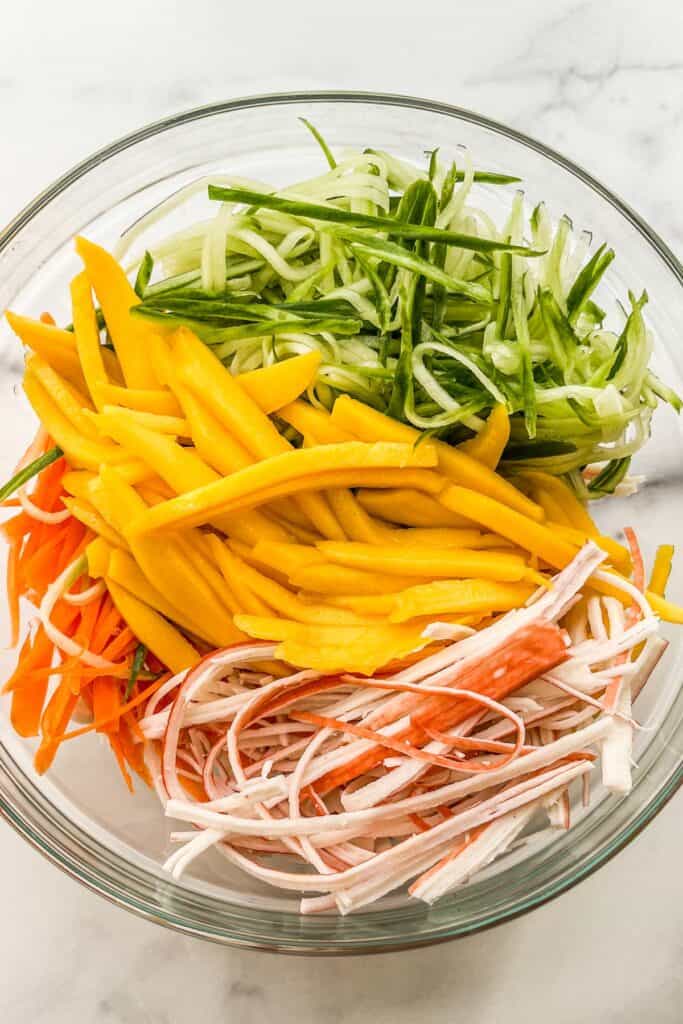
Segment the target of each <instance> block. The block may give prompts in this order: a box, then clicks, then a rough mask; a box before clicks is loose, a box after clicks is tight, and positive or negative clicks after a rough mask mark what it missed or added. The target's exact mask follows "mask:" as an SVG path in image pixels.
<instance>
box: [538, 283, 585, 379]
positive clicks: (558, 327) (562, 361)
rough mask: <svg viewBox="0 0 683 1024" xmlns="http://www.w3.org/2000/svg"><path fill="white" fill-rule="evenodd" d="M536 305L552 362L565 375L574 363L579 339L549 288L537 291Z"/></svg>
mask: <svg viewBox="0 0 683 1024" xmlns="http://www.w3.org/2000/svg"><path fill="white" fill-rule="evenodd" d="M538 303H539V306H540V310H541V316H542V319H543V324H544V326H545V329H546V334H547V337H548V340H549V342H550V350H551V352H552V355H553V361H554V363H555V365H556V366H558V367H559V368H560V369H561V370H562V372H563V373H567V371H568V370H569V369H570V367H571V366H572V364H573V362H574V354H575V352H576V349H577V347H578V345H579V339H578V338H577V337H576V334H575V333H574V329H573V328H572V325H571V324H570V322H569V320H568V319H567V317H565V315H564V313H563V312H562V310H561V308H560V305H559V303H558V301H557V299H556V298H555V296H554V295H553V293H552V291H551V290H550V288H541V289H539V293H538Z"/></svg>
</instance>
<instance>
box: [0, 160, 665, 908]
mask: <svg viewBox="0 0 683 1024" xmlns="http://www.w3.org/2000/svg"><path fill="white" fill-rule="evenodd" d="M324 148H325V151H326V152H327V154H328V159H329V162H330V164H331V170H330V171H329V173H328V174H326V175H324V176H322V177H321V178H318V179H315V180H314V181H312V182H307V183H304V184H301V185H297V186H294V187H292V188H291V189H288V190H286V191H285V192H284V193H279V194H277V195H273V194H270V193H269V192H268V191H267V190H266V189H265V186H262V185H260V184H259V183H252V182H245V181H235V180H232V179H225V180H223V181H221V182H220V183H218V182H216V181H215V180H214V182H213V187H212V188H211V190H210V194H211V196H212V197H213V198H214V199H219V200H221V201H222V205H221V206H220V207H219V212H218V215H217V217H216V218H215V219H213V220H211V221H210V222H207V223H204V224H201V225H198V226H195V227H192V228H190V229H188V230H186V231H185V232H184V233H183V234H182V235H180V236H175V237H174V238H173V239H170V240H169V241H168V242H164V243H161V244H158V245H156V246H155V247H154V249H153V255H149V254H148V255H146V256H145V258H144V259H143V260H142V261H141V263H140V264H139V265H136V266H135V267H133V268H129V269H134V270H136V278H135V284H134V285H133V284H132V283H131V281H130V280H129V279H128V276H127V274H126V271H125V270H124V268H123V267H122V266H121V264H120V263H119V262H118V261H117V260H116V259H115V258H114V257H113V256H112V255H110V254H109V253H108V252H106V251H105V250H104V249H102V248H100V247H99V246H97V245H95V244H93V243H92V242H89V241H87V240H85V239H82V238H80V239H77V241H76V249H77V252H78V254H79V256H80V257H81V259H82V262H83V270H82V272H81V273H79V274H78V275H77V276H76V277H75V278H74V280H73V281H72V283H71V305H72V317H73V322H72V324H71V325H70V326H69V327H68V328H64V329H62V328H59V327H57V326H56V325H55V324H54V321H52V318H51V317H50V316H49V315H47V314H44V315H43V316H42V317H41V319H40V320H33V319H30V318H28V317H24V316H19V315H17V314H14V313H8V314H7V317H8V320H9V323H10V325H11V327H12V329H13V330H14V332H15V333H16V335H17V336H18V337H19V338H20V340H21V342H22V343H23V344H24V346H25V347H26V350H27V359H26V372H25V376H24V389H25V392H26V395H27V397H28V400H29V402H30V403H31V405H32V407H33V409H34V411H35V413H36V416H37V417H38V420H39V423H40V427H39V430H38V433H37V435H36V438H35V440H34V442H33V443H32V445H31V446H30V448H29V450H28V451H27V453H26V454H25V456H24V458H23V459H22V461H21V463H20V464H19V466H18V467H17V472H16V475H15V476H14V477H13V479H12V480H11V481H10V482H9V483H8V484H7V485H6V486H5V487H4V488H3V489H2V490H1V491H0V500H2V501H3V503H4V505H5V506H6V507H8V508H11V509H12V512H11V516H10V518H8V519H7V521H6V522H5V523H4V526H3V527H2V529H3V532H4V535H5V537H6V539H7V541H8V544H9V559H8V580H7V589H8V598H9V604H10V610H11V616H12V624H13V625H12V629H13V638H12V639H13V644H15V645H16V644H18V642H19V638H20V633H21V629H20V618H21V616H22V614H24V613H27V614H28V617H29V620H30V621H31V628H30V630H29V633H28V635H27V637H26V639H25V640H24V641H23V644H22V646H21V649H20V651H19V655H18V663H17V667H16V670H15V671H14V673H13V674H12V676H11V678H10V679H9V680H8V681H7V683H6V684H5V692H9V693H11V695H12V708H11V718H12V722H13V725H14V727H15V729H16V731H17V732H18V733H19V734H20V735H22V736H37V737H39V744H38V749H37V752H36V760H35V764H36V769H37V770H38V771H39V772H43V771H45V770H46V769H47V768H48V766H49V765H50V763H51V762H52V760H53V758H54V756H55V755H56V753H57V752H58V750H59V747H60V745H61V744H62V743H63V742H65V741H67V740H69V739H71V738H76V737H78V736H81V735H83V734H84V733H87V732H93V731H97V732H100V733H102V734H104V735H105V736H106V738H107V741H108V742H109V744H110V746H111V748H112V750H113V752H114V754H115V756H116V758H117V761H118V763H119V765H120V767H121V770H122V772H123V774H124V777H125V779H126V782H127V783H128V784H129V785H130V786H131V788H132V781H131V771H132V772H134V773H137V774H138V775H139V776H140V777H141V778H142V779H144V780H145V782H147V783H148V784H151V785H154V786H155V788H156V790H157V792H158V794H159V797H160V799H161V802H162V804H163V805H164V807H165V810H166V813H167V814H168V815H169V816H170V817H173V818H176V819H179V820H182V821H187V822H189V823H190V824H191V826H192V830H191V831H189V832H175V833H173V834H172V839H173V840H174V841H177V842H179V843H181V844H182V845H181V847H180V849H179V850H178V852H177V853H176V854H174V855H173V856H172V857H171V858H170V860H169V862H168V865H167V866H168V868H169V870H172V871H173V873H174V874H175V875H176V876H177V875H179V874H181V873H182V871H183V870H184V869H185V867H186V866H187V865H188V864H189V863H190V862H191V861H192V860H193V859H194V857H195V856H197V855H198V854H199V853H201V852H202V851H204V850H207V849H208V848H209V847H215V848H216V849H217V850H218V851H220V852H221V853H222V854H224V855H225V856H226V857H227V858H228V859H229V860H230V861H232V863H233V864H235V865H237V866H238V867H241V868H242V869H243V870H245V871H246V872H248V873H249V874H251V875H253V876H255V877H257V878H259V879H261V880H263V881H265V882H269V883H271V884H273V885H275V886H278V887H281V888H285V889H292V890H295V891H300V892H303V893H306V894H308V895H306V896H305V898H304V899H303V902H302V911H303V912H312V911H326V910H332V909H337V910H339V911H340V912H342V913H347V912H349V911H351V910H355V909H357V908H360V907H363V906H365V905H367V904H368V903H370V902H372V901H373V900H375V899H377V898H379V897H380V896H382V895H384V894H385V893H386V892H389V891H391V890H392V889H394V888H396V887H399V886H401V885H403V884H404V883H405V882H407V881H409V880H414V881H413V884H412V886H411V889H410V891H411V893H412V894H413V895H415V896H417V897H419V898H421V899H424V900H426V901H427V902H432V901H433V900H435V899H437V898H438V897H439V896H441V895H443V894H444V893H446V892H450V891H451V890H452V889H453V888H455V887H456V886H458V885H460V884H462V883H463V882H464V881H466V880H468V879H469V878H470V877H471V876H472V875H473V874H475V873H476V871H477V870H478V869H479V868H480V867H483V866H484V865H485V864H487V863H489V862H490V861H491V859H492V858H493V857H495V856H498V855H499V854H501V853H503V852H504V851H505V850H506V849H508V848H509V846H510V845H511V844H512V843H513V842H515V841H516V840H517V838H518V837H519V835H520V833H521V832H522V831H523V830H524V829H525V828H526V826H527V824H528V823H529V822H530V820H531V818H532V816H533V815H535V814H537V812H539V813H540V812H544V813H546V814H547V815H548V816H549V818H550V823H551V825H553V826H554V827H562V828H568V827H569V823H570V800H569V786H570V784H571V783H572V782H573V780H574V779H576V778H579V777H582V778H583V780H584V798H585V799H586V800H587V799H588V795H589V788H588V782H587V780H588V773H589V772H590V770H591V766H592V764H593V762H594V761H595V760H596V758H597V756H598V755H599V754H602V778H603V782H604V784H605V785H606V786H607V787H608V788H609V789H611V790H613V791H614V792H619V793H623V792H627V791H628V789H629V787H630V764H631V762H630V753H631V744H632V734H633V729H634V728H635V727H636V726H635V723H634V721H633V718H632V703H633V701H634V700H635V698H636V697H637V696H638V693H639V692H640V690H641V689H642V687H643V686H644V684H645V683H646V681H647V680H648V678H649V677H650V675H651V673H652V671H653V669H654V667H655V666H656V664H657V661H658V660H659V658H660V656H661V654H662V653H663V650H664V648H665V646H666V644H665V641H664V640H663V639H662V637H661V636H660V635H659V632H658V625H659V619H660V618H661V619H664V620H666V621H669V622H674V623H679V624H680V623H683V609H681V608H679V607H678V606H676V605H674V604H672V603H671V602H670V601H668V600H667V599H666V598H665V597H664V592H665V586H666V582H667V578H668V574H669V570H670V566H671V559H672V555H673V551H672V549H671V548H670V547H668V546H663V547H662V548H660V549H659V552H658V555H657V559H656V562H655V565H654V567H653V571H652V576H651V579H650V582H649V584H648V585H646V583H645V570H644V566H643V561H642V556H641V553H640V549H639V546H638V541H637V539H636V538H635V536H634V535H633V533H632V531H629V530H625V531H624V532H625V536H626V541H627V543H626V545H624V544H622V543H620V542H619V541H617V540H615V539H614V538H612V537H608V536H604V535H602V534H601V532H600V531H599V530H598V528H597V526H596V525H595V523H594V522H593V520H592V518H591V516H590V515H589V514H588V512H587V511H586V506H585V501H584V499H585V498H586V496H587V495H588V494H589V493H590V494H591V495H592V496H598V495H601V494H605V493H610V492H612V491H614V490H615V488H616V487H617V486H618V485H619V483H620V482H621V481H622V480H623V479H624V476H625V474H626V471H627V468H628V459H629V454H630V452H631V451H632V450H634V448H635V447H637V445H638V444H640V443H641V441H642V440H643V438H644V437H645V435H646V433H647V424H648V421H649V417H650V414H651V411H652V409H653V408H654V405H655V404H656V396H657V395H658V394H659V395H660V396H662V397H665V398H666V399H667V400H670V401H672V402H674V403H675V402H676V399H675V397H674V396H672V395H671V394H670V393H669V392H668V391H667V390H666V389H665V388H664V387H663V386H662V385H661V384H660V383H659V382H658V381H657V380H656V378H655V377H654V376H653V375H652V374H651V372H650V371H649V370H648V368H647V359H648V355H649V344H650V342H649V335H648V333H647V330H646V328H645V326H644V321H643V317H642V311H641V306H642V302H641V301H635V300H633V302H632V307H633V308H632V311H631V313H630V314H629V316H628V318H627V322H626V325H625V327H624V329H623V331H622V333H621V334H620V335H611V334H609V333H608V332H606V331H604V330H603V329H602V327H601V323H602V314H601V312H600V311H599V310H598V309H597V307H596V306H595V305H594V302H593V299H592V298H591V296H592V295H593V293H594V289H595V287H596V285H597V283H598V281H599V280H600V277H601V276H602V274H603V272H604V270H605V269H606V266H607V265H608V263H609V260H610V259H611V256H610V255H609V254H606V253H604V252H600V251H599V252H598V253H597V254H596V255H595V256H594V257H591V258H590V259H588V261H587V263H586V265H585V266H584V267H583V268H581V263H582V261H583V259H584V256H583V255H582V254H581V248H582V245H583V243H584V242H585V239H584V240H583V241H582V240H579V241H578V242H577V243H573V242H572V240H571V237H570V236H571V232H570V228H569V225H568V222H567V223H565V222H562V223H561V224H560V225H559V226H558V228H557V231H556V232H555V234H554V235H553V233H552V232H551V231H550V228H549V226H548V222H547V216H546V214H545V213H544V211H543V209H542V208H541V209H537V211H536V212H535V214H534V216H533V218H532V223H531V229H530V230H531V238H530V239H529V240H528V244H527V241H525V239H524V230H523V225H522V200H521V197H519V196H517V197H515V198H514V199H513V201H512V213H511V216H510V221H509V223H508V225H506V226H505V227H504V228H503V229H501V230H498V229H496V227H495V225H493V224H492V223H491V222H490V220H489V218H488V217H487V216H486V215H484V214H483V213H482V212H481V211H479V210H478V209H477V208H475V207H473V206H472V205H471V204H472V196H473V193H472V191H471V190H472V187H473V182H475V181H479V182H481V183H482V185H483V184H486V185H487V187H488V186H489V185H490V186H491V187H493V186H495V187H498V186H499V185H501V184H503V183H504V181H503V180H502V179H501V177H500V176H498V175H493V174H489V173H488V172H474V171H473V170H472V169H471V167H470V166H469V164H468V163H467V161H465V163H464V165H463V169H462V172H460V171H458V170H456V169H455V168H451V169H444V168H443V167H441V165H440V164H439V161H438V159H437V157H436V156H433V158H432V160H431V162H430V168H429V172H428V173H426V174H420V173H419V172H417V171H415V170H413V169H411V168H408V167H407V166H406V165H404V164H402V163H400V162H398V161H396V160H394V159H392V158H390V157H388V156H387V155H386V154H378V153H373V152H366V153H364V154H356V155H353V156H352V157H349V158H348V159H345V160H343V161H342V162H340V163H339V164H336V163H335V162H334V158H333V157H332V155H331V154H329V151H328V150H327V149H326V147H324ZM505 180H507V179H505ZM200 185H201V187H202V188H203V187H204V185H205V183H200ZM198 187H199V186H193V187H192V188H191V189H190V190H189V192H192V191H193V189H194V191H196V190H197V188H198ZM187 193H188V190H186V191H185V192H184V193H181V194H179V195H177V196H175V197H174V198H173V199H172V200H171V201H169V202H170V204H171V205H175V206H177V205H178V203H179V202H181V201H183V200H184V199H185V198H187ZM236 204H242V206H241V207H238V206H237V205H236ZM245 204H246V205H245ZM168 206H169V204H164V205H162V207H160V208H157V210H156V211H153V212H152V214H150V215H149V216H148V217H147V218H143V220H142V221H141V222H138V224H137V225H136V226H135V227H134V228H133V229H131V231H130V232H129V233H128V234H127V235H126V236H124V239H123V242H122V243H121V245H120V247H119V252H120V253H121V254H125V249H126V247H127V246H128V245H130V244H132V243H133V242H135V241H136V239H138V238H139V237H140V235H141V233H142V232H144V231H145V230H147V228H149V227H150V226H151V224H152V222H153V221H154V220H158V219H159V218H160V217H162V216H163V215H164V214H165V212H167V209H168ZM160 264H161V265H163V266H164V268H165V269H166V271H167V272H169V273H171V274H172V275H173V276H172V278H171V279H170V280H169V279H165V280H156V281H155V280H153V278H154V276H155V271H156V269H157V268H158V266H159V265H160ZM558 439H560V440H562V443H563V444H564V445H565V448H566V449H567V450H564V451H563V452H562V453H561V456H558V454H557V452H556V451H554V452H553V454H552V456H549V455H548V448H547V442H548V441H552V443H553V444H554V443H555V442H556V441H557V440H558ZM567 445H569V448H571V450H569V449H568V448H567ZM598 460H599V461H601V462H604V461H605V460H608V461H607V463H606V465H604V466H602V467H600V466H596V465H595V464H594V463H595V462H596V461H598ZM511 468H514V474H511ZM500 469H502V470H503V472H500V471H499V470H500ZM72 723H73V724H72ZM283 857H285V858H289V859H290V860H291V859H292V858H293V859H294V860H295V861H299V862H301V863H303V864H304V865H305V870H304V873H303V874H301V873H300V872H293V871H292V870H290V866H289V865H288V863H287V862H286V861H282V860H281V858H283ZM311 894H317V895H311Z"/></svg>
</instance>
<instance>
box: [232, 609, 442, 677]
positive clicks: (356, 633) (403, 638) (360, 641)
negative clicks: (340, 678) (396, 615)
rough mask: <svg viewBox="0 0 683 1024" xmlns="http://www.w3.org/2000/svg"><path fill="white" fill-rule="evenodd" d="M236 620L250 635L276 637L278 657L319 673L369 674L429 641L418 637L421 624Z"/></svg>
mask: <svg viewBox="0 0 683 1024" xmlns="http://www.w3.org/2000/svg"><path fill="white" fill-rule="evenodd" d="M237 621H238V623H239V626H240V628H241V629H243V630H244V632H246V633H248V634H249V636H253V637H256V638H258V639H265V640H278V641H281V642H282V647H281V649H280V651H279V652H278V654H277V656H278V657H282V658H284V659H285V660H287V661H289V662H291V664H294V665H303V664H305V665H307V667H309V668H313V669H316V670H318V671H321V672H338V671H347V672H362V673H364V674H366V675H372V674H373V673H374V672H376V671H377V669H378V668H382V666H383V665H386V664H388V663H389V662H390V661H392V660H393V659H395V658H401V657H404V656H405V655H406V654H408V653H410V652H411V651H414V650H416V649H418V648H420V647H424V646H426V644H427V643H428V642H429V641H427V640H424V639H423V638H422V637H421V631H422V629H423V628H424V627H423V625H422V624H420V625H418V626H414V625H408V626H405V625H400V626H397V625H379V624H378V625H373V627H372V629H365V630H359V629H358V627H357V626H311V625H305V624H301V623H298V622H291V621H286V620H284V619H276V618H270V619H261V618H257V617H256V616H252V615H239V616H238V617H237Z"/></svg>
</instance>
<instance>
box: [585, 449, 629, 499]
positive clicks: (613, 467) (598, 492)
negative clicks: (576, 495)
mask: <svg viewBox="0 0 683 1024" xmlns="http://www.w3.org/2000/svg"><path fill="white" fill-rule="evenodd" d="M630 465H631V456H630V455H628V456H627V457H626V458H624V459H612V460H611V461H610V462H608V463H607V465H606V466H605V468H604V469H603V470H601V471H600V472H599V473H598V475H597V476H596V477H593V479H592V480H591V482H590V483H589V484H588V490H589V492H590V494H591V495H592V496H593V497H598V496H602V495H603V494H614V492H615V490H616V489H617V487H618V485H619V484H620V483H621V481H622V480H623V479H624V477H625V476H626V474H627V473H628V468H629V466H630Z"/></svg>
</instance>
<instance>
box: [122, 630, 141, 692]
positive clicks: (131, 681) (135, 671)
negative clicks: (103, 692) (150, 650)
mask: <svg viewBox="0 0 683 1024" xmlns="http://www.w3.org/2000/svg"><path fill="white" fill-rule="evenodd" d="M146 657H147V648H146V647H145V645H144V644H138V645H137V647H136V648H135V654H134V655H133V664H132V665H131V667H130V675H129V676H128V683H127V685H126V692H125V693H124V695H123V699H124V702H125V701H127V700H129V698H130V695H131V693H132V692H133V687H134V686H135V684H136V682H137V681H138V676H139V675H140V673H141V672H142V667H143V665H144V664H145V658H146Z"/></svg>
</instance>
